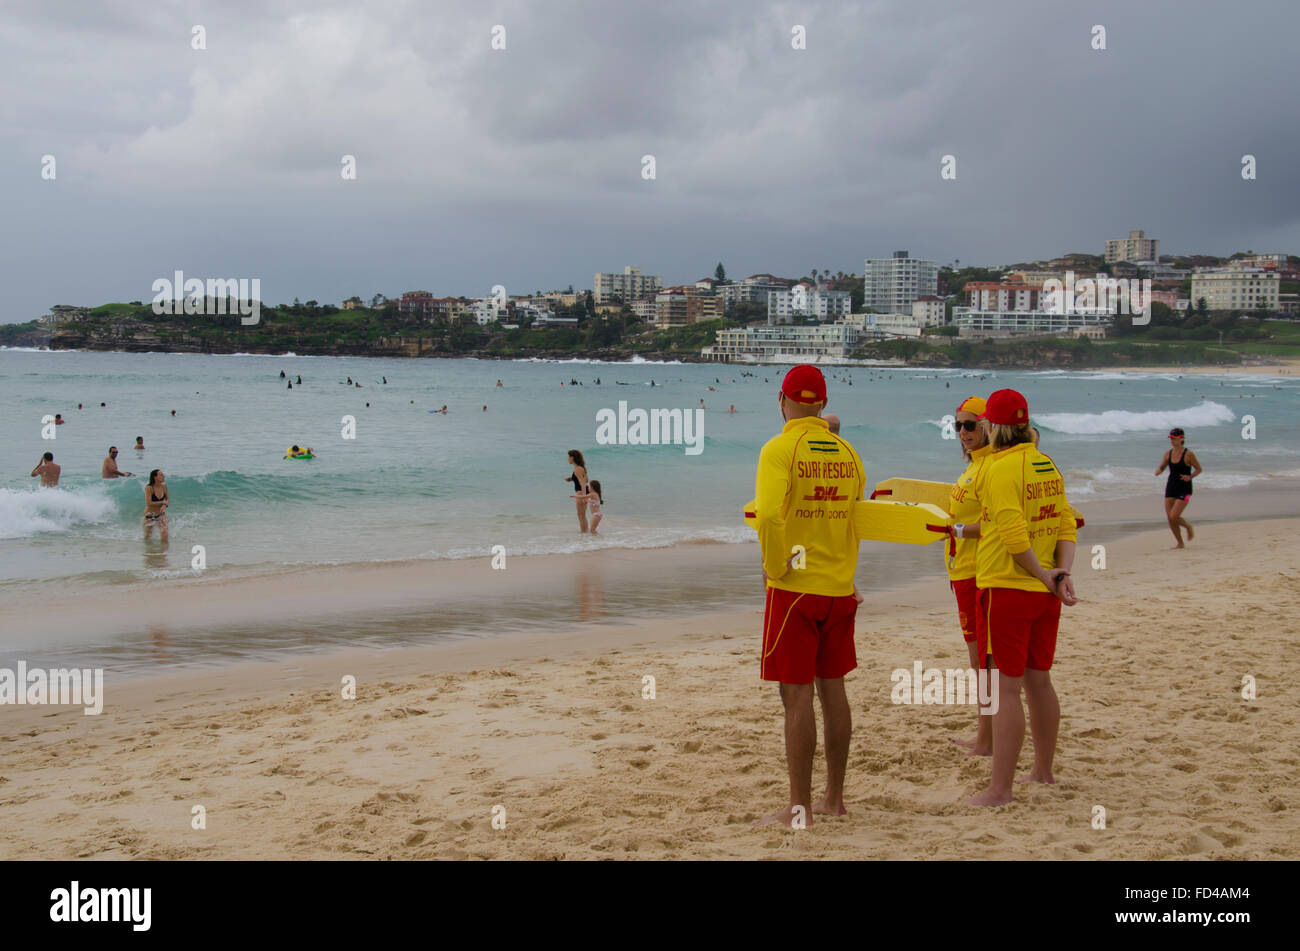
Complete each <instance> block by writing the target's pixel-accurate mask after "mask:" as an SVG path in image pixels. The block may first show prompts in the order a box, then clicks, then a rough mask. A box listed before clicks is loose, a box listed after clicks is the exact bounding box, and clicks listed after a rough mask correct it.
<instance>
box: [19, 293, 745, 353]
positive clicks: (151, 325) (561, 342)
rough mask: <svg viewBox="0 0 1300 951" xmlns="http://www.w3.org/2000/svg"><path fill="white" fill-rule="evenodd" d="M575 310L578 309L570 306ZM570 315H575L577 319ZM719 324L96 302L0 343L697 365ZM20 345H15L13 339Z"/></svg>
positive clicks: (621, 316) (627, 317)
mask: <svg viewBox="0 0 1300 951" xmlns="http://www.w3.org/2000/svg"><path fill="white" fill-rule="evenodd" d="M575 310H579V311H580V308H579V309H575ZM576 315H577V314H575V316H576ZM726 326H734V324H732V323H730V322H727V321H720V320H715V321H708V322H702V323H698V324H692V325H690V326H686V327H677V328H673V329H670V330H657V329H655V328H654V327H653V326H652V325H649V324H646V323H645V322H643V321H641V320H640V319H638V318H637V317H636V316H634V315H633V314H632V313H631V312H630V311H624V312H623V313H615V314H592V315H587V314H585V313H583V314H582V315H581V316H580V317H579V320H578V325H577V326H576V327H575V326H547V327H528V326H521V327H516V328H513V329H511V328H505V327H502V326H500V325H499V324H489V325H487V326H479V325H478V324H477V323H475V322H474V321H473V320H472V319H467V318H456V319H450V320H447V319H433V320H431V319H428V318H423V317H415V316H407V315H403V314H402V313H401V312H400V310H399V309H398V308H397V307H396V305H395V303H393V304H390V305H389V306H385V307H382V308H376V309H371V308H357V309H355V310H340V309H339V308H337V307H333V306H330V305H325V306H316V305H314V303H313V302H309V303H308V304H305V305H283V306H280V307H272V306H267V305H263V306H262V307H261V310H260V313H259V314H258V321H257V323H255V324H249V325H247V326H246V325H244V324H242V323H241V318H240V316H239V315H238V314H234V315H212V316H205V315H198V314H195V315H176V316H172V315H167V314H164V315H155V314H154V313H153V309H152V307H151V305H149V304H141V303H131V304H104V305H102V306H100V307H95V308H92V309H89V310H83V311H79V312H77V313H75V314H71V315H69V316H65V317H63V318H62V319H60V320H59V322H58V324H57V326H56V327H55V329H54V330H53V331H52V332H51V331H50V330H49V329H48V328H46V329H45V338H46V339H44V340H37V341H36V342H31V341H33V340H34V339H35V337H39V334H36V335H35V336H34V335H33V333H32V331H33V330H37V329H39V328H38V326H37V325H34V324H22V325H10V326H8V327H6V328H4V330H5V331H7V333H5V332H4V331H0V344H5V345H9V346H20V345H46V344H48V346H49V347H50V348H51V349H55V350H62V349H76V350H121V351H128V352H137V353H138V352H145V351H165V352H181V353H286V352H293V353H298V354H303V355H336V354H338V355H346V356H372V357H482V358H488V359H491V358H505V359H509V358H516V357H543V358H568V357H575V356H587V357H592V358H596V359H606V360H626V359H629V358H630V357H632V356H634V355H635V356H641V357H644V358H646V359H656V358H660V359H683V360H690V359H698V357H699V352H700V348H701V347H703V346H705V345H707V344H709V343H712V342H713V339H714V335H715V332H716V331H717V330H718V329H719V328H721V327H726ZM20 341H21V342H20Z"/></svg>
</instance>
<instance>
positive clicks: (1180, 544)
mask: <svg viewBox="0 0 1300 951" xmlns="http://www.w3.org/2000/svg"><path fill="white" fill-rule="evenodd" d="M1186 547H1187V546H1186V545H1184V544H1183V543H1182V542H1179V543H1178V544H1177V545H1170V546H1169V550H1170V551H1178V549H1180V548H1186Z"/></svg>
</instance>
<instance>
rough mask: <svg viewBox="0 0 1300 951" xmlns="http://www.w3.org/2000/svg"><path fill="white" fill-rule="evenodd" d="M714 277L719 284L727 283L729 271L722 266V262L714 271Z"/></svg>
mask: <svg viewBox="0 0 1300 951" xmlns="http://www.w3.org/2000/svg"><path fill="white" fill-rule="evenodd" d="M713 276H714V277H715V278H716V279H717V281H718V283H719V284H725V283H727V269H726V268H725V267H723V266H722V262H721V261H719V262H718V266H717V267H716V268H714V269H713Z"/></svg>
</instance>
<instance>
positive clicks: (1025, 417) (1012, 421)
mask: <svg viewBox="0 0 1300 951" xmlns="http://www.w3.org/2000/svg"><path fill="white" fill-rule="evenodd" d="M979 418H980V419H986V420H988V422H989V425H990V426H991V427H992V431H991V432H990V435H989V444H990V445H991V446H992V447H993V451H994V452H1000V451H1001V450H1003V449H1010V448H1011V447H1012V446H1018V445H1019V444H1020V443H1025V442H1033V441H1034V429H1033V427H1032V426H1030V425H1029V403H1028V401H1027V400H1026V399H1025V398H1024V396H1023V395H1021V394H1020V393H1017V392H1016V391H1015V390H998V391H997V392H996V393H994V394H993V395H992V396H990V397H989V398H988V404H987V407H986V409H985V410H984V412H983V413H981V414H980V417H979Z"/></svg>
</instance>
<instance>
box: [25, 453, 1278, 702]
mask: <svg viewBox="0 0 1300 951" xmlns="http://www.w3.org/2000/svg"><path fill="white" fill-rule="evenodd" d="M1275 482H1276V484H1273V485H1268V486H1263V487H1261V486H1258V485H1255V486H1254V487H1253V488H1252V490H1251V491H1250V492H1249V493H1243V492H1241V491H1234V490H1228V489H1219V490H1214V489H1204V490H1201V491H1200V492H1198V493H1197V495H1196V503H1197V504H1196V505H1195V506H1194V509H1193V510H1192V511H1191V512H1190V514H1191V515H1192V517H1193V523H1194V524H1196V525H1197V526H1198V528H1199V527H1200V526H1201V525H1205V526H1215V525H1218V526H1223V525H1234V524H1240V525H1248V524H1250V523H1252V522H1258V521H1273V520H1278V519H1287V518H1297V517H1300V480H1296V479H1279V480H1275ZM1157 502H1158V500H1157V499H1154V498H1141V499H1125V500H1115V501H1111V502H1092V503H1089V502H1087V501H1079V502H1078V503H1077V505H1078V507H1079V508H1080V509H1081V510H1082V511H1083V513H1084V516H1085V518H1086V522H1085V528H1084V529H1083V533H1082V535H1081V541H1082V542H1084V543H1086V544H1087V546H1088V547H1089V548H1090V547H1091V546H1092V545H1094V544H1105V545H1111V544H1113V543H1116V542H1121V541H1126V540H1128V539H1130V538H1132V537H1134V536H1136V535H1140V534H1143V533H1145V532H1148V531H1150V530H1151V529H1152V528H1153V527H1157V530H1159V531H1166V532H1167V529H1165V528H1164V527H1163V524H1162V523H1161V522H1160V521H1159V520H1158V510H1155V511H1153V509H1154V506H1155V504H1156V503H1157ZM1086 551H1087V549H1081V550H1080V554H1079V558H1080V559H1082V558H1083V557H1084V554H1085V552H1086ZM757 552H758V548H757V543H756V542H753V541H751V542H743V543H726V542H708V543H704V542H695V543H689V544H681V545H674V546H669V547H664V548H645V549H631V548H609V549H596V550H592V551H587V552H577V553H570V554H545V555H508V556H507V560H506V562H505V564H506V568H505V570H496V569H493V568H492V556H491V554H490V553H488V552H485V553H484V555H483V556H482V557H480V558H466V559H451V560H441V561H437V560H432V559H427V560H426V559H411V560H406V561H393V562H355V563H343V564H337V565H328V566H312V565H308V566H287V567H286V568H285V569H284V570H283V571H275V572H262V573H256V574H244V575H235V576H228V577H221V576H208V577H198V578H174V579H167V580H164V579H151V580H148V581H141V582H132V583H129V584H121V585H113V586H111V587H107V588H91V589H86V590H78V591H69V592H66V593H65V594H63V595H62V596H55V597H49V596H43V597H41V598H40V602H39V607H36V608H34V607H33V603H34V602H35V599H34V598H33V597H32V594H31V592H30V591H29V590H14V591H11V592H9V596H8V597H7V598H5V599H3V600H0V629H3V630H5V631H6V632H8V638H7V641H6V644H5V646H4V648H3V650H0V665H4V664H12V663H13V662H14V661H16V660H18V659H24V660H26V661H27V662H28V664H29V666H36V665H40V664H44V665H48V666H66V665H69V664H75V665H76V666H102V667H104V668H105V669H106V670H107V671H109V672H110V673H111V675H112V676H113V677H114V678H126V679H130V680H135V679H147V678H153V677H159V676H166V675H167V673H168V672H170V671H172V670H175V669H230V668H232V667H238V666H239V665H242V664H246V663H256V662H261V661H276V662H278V661H280V660H284V659H292V660H293V661H294V662H295V663H297V662H302V660H303V658H308V657H313V656H323V655H329V654H333V653H336V652H338V651H347V650H349V649H355V648H361V649H365V650H370V651H379V652H390V651H394V650H404V649H407V648H410V647H424V646H436V645H439V644H447V643H450V644H484V645H490V644H492V643H494V642H498V641H501V642H505V641H510V642H517V643H523V642H527V641H530V640H531V641H533V642H536V643H542V642H544V641H546V640H548V639H549V638H552V637H555V636H558V635H561V634H563V633H564V632H567V631H571V630H574V629H578V630H582V631H587V630H595V629H598V628H600V627H602V626H608V625H610V624H630V625H633V626H637V625H642V624H644V623H647V622H649V621H651V620H654V619H674V620H675V621H677V622H680V623H689V621H690V620H691V619H692V618H694V617H696V616H699V615H702V614H703V615H707V614H717V613H722V614H729V613H734V612H737V611H745V610H749V609H750V607H751V606H752V604H753V603H754V600H755V599H758V600H759V601H761V597H762V595H761V591H762V587H761V584H760V583H759V582H758V581H757V580H756V579H757V575H758V569H757V567H756V565H757V559H758V555H757ZM942 577H943V569H942V566H941V557H940V554H939V549H938V547H937V546H936V545H929V546H893V545H886V544H883V543H865V544H864V545H863V546H862V547H861V549H860V552H859V564H858V584H859V587H860V589H861V590H862V592H863V593H864V594H865V595H868V596H871V597H886V596H888V595H889V594H891V593H893V592H897V591H901V590H905V589H907V588H908V587H909V586H911V585H912V584H925V583H929V582H930V581H932V580H934V579H936V578H937V579H942ZM47 594H48V593H47ZM91 632H93V635H91Z"/></svg>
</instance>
